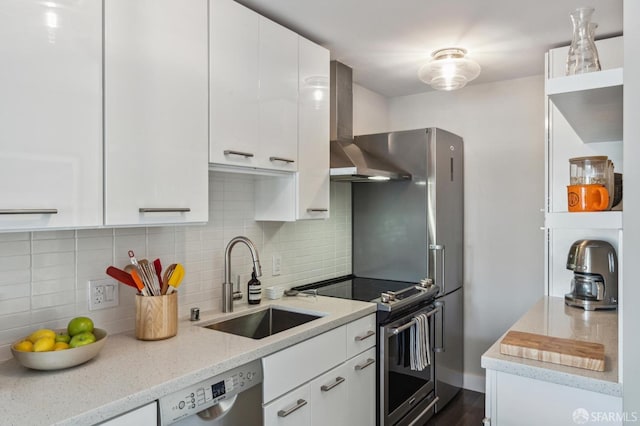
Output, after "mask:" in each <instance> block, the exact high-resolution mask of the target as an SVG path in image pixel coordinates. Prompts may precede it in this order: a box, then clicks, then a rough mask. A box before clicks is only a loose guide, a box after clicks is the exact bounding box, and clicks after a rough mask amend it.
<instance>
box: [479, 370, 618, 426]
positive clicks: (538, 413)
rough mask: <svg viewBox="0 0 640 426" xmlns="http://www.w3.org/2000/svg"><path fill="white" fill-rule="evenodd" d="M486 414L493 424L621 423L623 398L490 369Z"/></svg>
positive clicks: (523, 425) (535, 425)
mask: <svg viewBox="0 0 640 426" xmlns="http://www.w3.org/2000/svg"><path fill="white" fill-rule="evenodd" d="M486 402H487V405H486V412H485V415H486V417H487V419H489V420H490V422H491V425H492V426H501V425H502V426H505V425H506V426H509V425H515V424H517V425H522V426H537V425H569V424H574V423H575V424H583V423H587V422H588V423H589V424H611V425H621V424H622V423H623V421H622V420H623V419H622V418H621V416H622V414H623V411H622V398H620V397H615V396H611V395H606V394H602V393H598V392H592V391H588V390H584V389H578V388H572V387H569V386H563V385H559V384H556V383H550V382H545V381H543V380H536V379H530V378H528V377H522V376H517V375H514V374H508V373H503V372H499V371H494V370H487V401H486Z"/></svg>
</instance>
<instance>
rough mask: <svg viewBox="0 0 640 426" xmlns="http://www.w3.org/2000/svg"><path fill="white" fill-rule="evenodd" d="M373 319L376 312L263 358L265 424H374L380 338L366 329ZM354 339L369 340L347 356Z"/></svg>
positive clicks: (349, 425) (358, 340)
mask: <svg viewBox="0 0 640 426" xmlns="http://www.w3.org/2000/svg"><path fill="white" fill-rule="evenodd" d="M371 321H375V314H373V315H369V316H368V317H365V318H361V319H360V320H356V321H354V322H352V323H350V324H347V325H343V326H341V327H338V328H336V329H333V330H331V331H328V332H326V333H324V334H321V335H319V336H316V337H313V338H311V339H309V340H306V341H304V342H302V343H299V344H297V345H294V346H291V347H289V348H287V349H284V350H282V351H280V352H277V353H275V354H273V355H270V356H268V357H265V358H263V361H262V363H263V364H262V365H263V370H264V382H263V390H264V392H263V402H264V404H263V414H264V424H265V426H274V425H278V426H282V425H296V426H299V425H314V426H316V425H317V426H325V425H330V426H359V425H361V426H371V425H374V424H375V417H376V416H375V406H376V395H375V393H376V347H375V344H376V338H375V334H374V335H373V336H370V335H369V333H368V330H369V329H370V328H371V327H370V323H371ZM373 330H375V327H373ZM354 336H355V337H354ZM363 336H367V337H365V338H364V339H363ZM371 337H372V338H371ZM356 341H357V342H358V344H359V345H362V344H363V343H362V342H367V344H366V347H364V348H362V350H361V352H359V353H357V354H355V356H353V357H349V355H347V353H348V352H347V349H348V348H349V347H353V343H354V342H356ZM292 389H293V390H292ZM274 398H275V399H274Z"/></svg>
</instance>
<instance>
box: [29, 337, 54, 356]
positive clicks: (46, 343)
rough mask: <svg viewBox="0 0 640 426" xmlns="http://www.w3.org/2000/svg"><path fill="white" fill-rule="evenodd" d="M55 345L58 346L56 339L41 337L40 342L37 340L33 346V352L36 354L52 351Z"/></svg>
mask: <svg viewBox="0 0 640 426" xmlns="http://www.w3.org/2000/svg"><path fill="white" fill-rule="evenodd" d="M54 335H55V333H54ZM55 344H56V339H55V337H49V336H45V337H41V338H39V339H38V340H36V342H35V343H34V344H33V351H34V352H47V351H52V350H53V347H54V346H55Z"/></svg>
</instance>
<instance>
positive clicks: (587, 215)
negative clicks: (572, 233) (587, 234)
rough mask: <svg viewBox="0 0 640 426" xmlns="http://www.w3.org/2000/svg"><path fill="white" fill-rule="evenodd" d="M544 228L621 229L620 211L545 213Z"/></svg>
mask: <svg viewBox="0 0 640 426" xmlns="http://www.w3.org/2000/svg"><path fill="white" fill-rule="evenodd" d="M545 227H546V228H562V229H622V212H621V211H605V212H584V213H583V212H579V213H578V212H560V213H547V214H546V215H545Z"/></svg>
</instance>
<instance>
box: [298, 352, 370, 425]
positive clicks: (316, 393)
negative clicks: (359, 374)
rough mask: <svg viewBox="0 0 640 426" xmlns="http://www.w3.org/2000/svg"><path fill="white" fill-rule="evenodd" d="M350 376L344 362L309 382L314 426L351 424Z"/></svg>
mask: <svg viewBox="0 0 640 426" xmlns="http://www.w3.org/2000/svg"><path fill="white" fill-rule="evenodd" d="M348 377H349V371H348V367H347V365H346V364H342V365H340V366H338V367H336V368H334V369H332V370H330V371H328V372H327V373H325V374H323V375H322V376H320V377H318V378H316V379H314V380H312V381H311V382H310V383H309V393H310V397H311V424H312V425H313V426H325V425H332V426H339V425H345V426H347V425H349V426H350V423H348V422H347V412H348V411H349V410H351V409H352V407H351V406H350V405H349V401H348V392H347V387H348V385H349V383H348V381H349V378H348ZM372 424H373V423H372Z"/></svg>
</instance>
